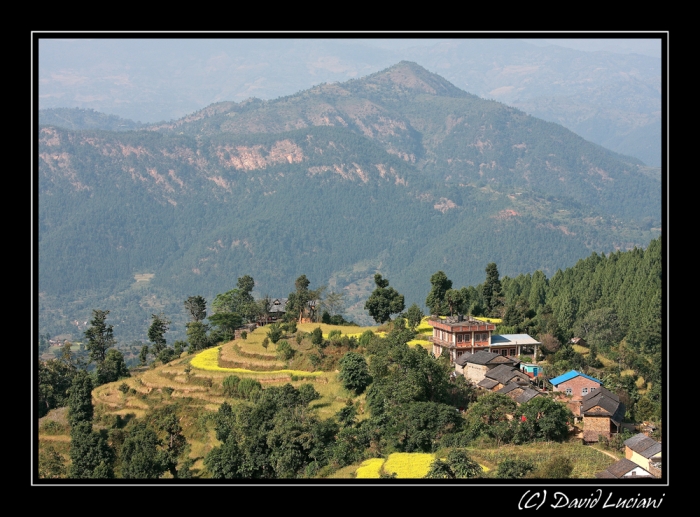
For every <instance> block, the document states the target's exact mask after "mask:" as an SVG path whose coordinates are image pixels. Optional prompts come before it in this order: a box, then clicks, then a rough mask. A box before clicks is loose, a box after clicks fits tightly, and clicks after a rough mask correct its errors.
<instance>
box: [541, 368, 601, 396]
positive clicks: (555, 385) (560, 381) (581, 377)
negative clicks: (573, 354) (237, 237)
mask: <svg viewBox="0 0 700 517" xmlns="http://www.w3.org/2000/svg"><path fill="white" fill-rule="evenodd" d="M549 382H550V383H551V384H552V389H553V391H560V392H562V393H565V394H566V395H571V396H572V397H573V399H574V400H581V398H583V397H585V396H586V395H588V394H590V393H594V392H595V391H596V390H597V389H599V388H600V387H601V386H602V384H603V383H602V382H601V381H600V380H598V379H596V378H595V377H591V376H589V375H586V374H585V373H581V372H578V371H576V370H569V371H568V372H566V373H565V374H563V375H559V376H558V377H554V378H553V379H550V380H549Z"/></svg>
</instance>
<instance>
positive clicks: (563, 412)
mask: <svg viewBox="0 0 700 517" xmlns="http://www.w3.org/2000/svg"><path fill="white" fill-rule="evenodd" d="M519 410H520V413H521V414H522V415H523V416H525V419H524V421H521V422H520V424H519V426H518V430H517V432H516V440H517V441H519V442H520V443H523V442H528V441H535V440H546V441H552V440H553V441H559V442H560V441H563V440H564V439H566V437H567V436H568V434H569V422H573V418H574V415H573V414H572V413H571V411H570V410H569V409H568V408H567V407H566V406H565V405H564V404H562V403H560V402H557V401H555V400H553V399H551V398H549V397H544V396H539V397H534V398H532V399H530V400H529V401H527V402H526V403H524V404H522V405H521V406H520V408H519Z"/></svg>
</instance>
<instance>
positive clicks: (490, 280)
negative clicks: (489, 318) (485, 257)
mask: <svg viewBox="0 0 700 517" xmlns="http://www.w3.org/2000/svg"><path fill="white" fill-rule="evenodd" d="M482 294H483V297H484V302H485V303H486V310H487V311H488V312H489V313H492V312H493V310H494V309H495V308H496V307H497V306H498V305H499V299H498V298H499V296H501V281H500V280H499V278H498V267H497V266H496V263H495V262H490V263H489V264H488V265H487V266H486V281H485V282H484V285H483V286H482Z"/></svg>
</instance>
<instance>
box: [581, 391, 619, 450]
mask: <svg viewBox="0 0 700 517" xmlns="http://www.w3.org/2000/svg"><path fill="white" fill-rule="evenodd" d="M625 411H626V408H625V405H624V404H623V403H622V402H620V398H619V397H618V396H617V395H616V394H615V393H613V392H611V391H609V390H607V389H605V388H603V387H601V388H599V389H597V390H596V391H594V392H593V393H589V394H588V395H586V396H584V397H583V399H582V400H581V402H580V408H579V412H578V413H579V415H580V416H582V417H583V441H584V442H586V443H590V442H597V441H598V440H599V437H600V436H602V437H604V438H607V439H610V437H611V436H612V435H613V434H615V433H619V432H620V426H621V425H622V419H623V418H624V416H625ZM574 414H576V413H575V412H574Z"/></svg>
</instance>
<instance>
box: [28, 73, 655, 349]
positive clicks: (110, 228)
mask: <svg viewBox="0 0 700 517" xmlns="http://www.w3.org/2000/svg"><path fill="white" fill-rule="evenodd" d="M39 135H40V138H39V162H38V165H39V168H38V171H39V178H38V179H39V181H38V188H39V220H38V230H39V279H38V280H39V282H38V285H39V308H40V314H39V316H40V332H41V333H42V334H44V333H49V334H50V335H59V334H62V335H67V336H69V337H71V339H74V340H75V339H80V336H81V333H82V330H84V326H85V322H86V321H87V320H88V319H89V317H90V314H91V311H92V309H94V308H97V307H100V308H104V309H107V308H109V309H110V310H111V311H112V316H113V317H114V318H115V321H116V322H117V323H116V325H115V328H116V329H118V330H119V333H118V334H119V339H120V340H123V341H125V342H126V341H133V340H145V331H146V328H147V326H148V322H149V318H150V316H151V314H152V313H154V312H159V311H164V312H166V313H169V314H170V315H171V316H170V317H171V318H172V320H173V324H172V328H171V330H172V332H173V333H174V335H176V336H179V337H183V336H184V330H185V329H184V325H185V322H186V315H185V314H184V312H183V311H182V305H181V304H182V300H184V299H185V298H187V297H188V296H192V295H195V294H200V295H202V296H204V297H205V298H207V299H213V297H214V296H215V295H216V294H218V293H219V292H222V291H226V290H228V289H230V288H231V287H232V286H233V285H234V283H235V279H236V278H238V277H240V276H241V275H243V274H250V275H252V276H253V277H254V278H255V279H256V295H258V296H262V295H263V294H269V295H270V296H273V297H274V296H285V295H286V294H287V293H288V292H289V290H290V286H291V285H292V284H293V281H294V279H295V278H297V277H298V276H299V275H300V274H305V275H307V277H308V278H309V279H311V281H312V283H313V285H314V286H322V285H327V286H329V289H333V290H336V291H343V292H345V293H346V302H347V304H346V309H347V311H348V314H349V316H350V317H351V318H352V319H355V320H357V321H365V322H366V321H367V315H366V312H365V311H364V310H363V305H364V300H366V298H367V297H368V296H369V294H370V292H371V289H372V280H371V279H372V277H373V275H374V274H375V273H377V272H381V273H382V274H384V275H385V276H386V277H388V278H391V282H392V285H393V286H395V287H396V288H397V289H398V290H399V291H400V292H401V293H403V294H404V295H405V296H406V299H407V302H408V303H409V305H410V304H411V303H418V304H420V305H422V304H423V300H425V297H426V295H427V292H428V289H429V286H428V285H427V284H426V283H425V282H423V283H421V282H420V281H419V280H418V279H420V278H426V276H427V275H429V274H430V272H431V271H433V270H435V269H436V267H438V268H441V269H443V270H445V271H447V273H448V274H449V276H450V277H451V278H453V279H454V280H455V281H456V282H458V283H459V284H461V285H473V284H476V283H477V282H478V281H479V280H480V279H481V277H482V271H483V267H484V265H485V264H487V263H490V262H496V263H497V264H498V266H499V270H500V271H501V273H502V274H504V275H509V276H513V277H514V276H517V275H518V274H521V273H526V272H528V271H536V270H541V271H542V272H543V273H544V274H546V275H548V276H550V277H551V276H552V275H554V274H555V272H556V271H557V270H558V269H562V268H566V267H568V266H570V265H572V264H574V263H575V262H576V261H577V260H579V259H580V258H581V257H585V256H587V255H589V254H590V253H591V252H592V251H597V252H610V251H613V250H626V249H631V248H633V247H634V246H637V247H643V246H646V244H647V243H648V242H649V241H650V240H651V239H652V238H654V237H655V236H658V235H659V232H660V225H661V223H660V217H661V213H660V188H661V186H660V181H659V180H658V177H654V176H653V175H650V174H649V173H648V171H646V170H645V169H643V168H642V167H640V165H639V163H638V162H637V161H636V160H634V159H631V158H626V157H622V156H620V155H616V154H615V153H612V152H610V151H607V150H605V149H603V148H601V147H599V146H596V145H594V144H591V143H589V142H586V141H584V140H582V139H581V138H580V137H578V136H576V135H574V134H573V133H570V132H568V131H567V130H565V129H563V128H562V127H561V126H558V125H556V124H551V123H545V122H543V121H540V120H537V119H534V118H532V117H528V116H526V115H524V114H523V113H522V112H519V111H518V110H515V109H513V108H509V107H507V106H504V105H502V104H499V103H495V102H490V101H484V100H482V99H479V98H478V97H475V96H473V95H469V94H468V93H466V92H463V91H461V90H459V89H458V88H456V87H454V86H453V85H451V84H450V83H449V82H447V81H445V80H444V79H442V78H441V77H439V76H437V75H434V74H430V73H429V72H427V71H426V70H424V69H422V68H421V67H418V66H417V65H415V64H411V63H400V64H399V65H396V66H395V67H392V68H390V69H388V70H385V71H383V72H380V73H377V74H374V75H372V76H369V77H367V78H363V79H357V80H353V81H349V82H347V83H340V84H331V85H320V86H318V87H315V88H313V89H311V90H308V91H305V92H300V93H299V94H297V95H294V96H290V97H285V98H281V99H277V100H274V101H265V102H263V101H259V100H255V99H252V100H249V101H246V102H241V103H234V102H228V103H219V104H216V105H212V106H210V107H208V108H206V109H204V110H202V111H200V112H197V113H195V114H193V115H191V116H189V117H185V118H183V119H182V120H179V121H175V122H173V123H169V124H164V125H161V126H159V127H151V128H150V130H148V131H120V132H116V131H102V130H81V131H73V130H67V129H63V128H62V127H58V126H52V125H42V126H41V128H40V133H39Z"/></svg>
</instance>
